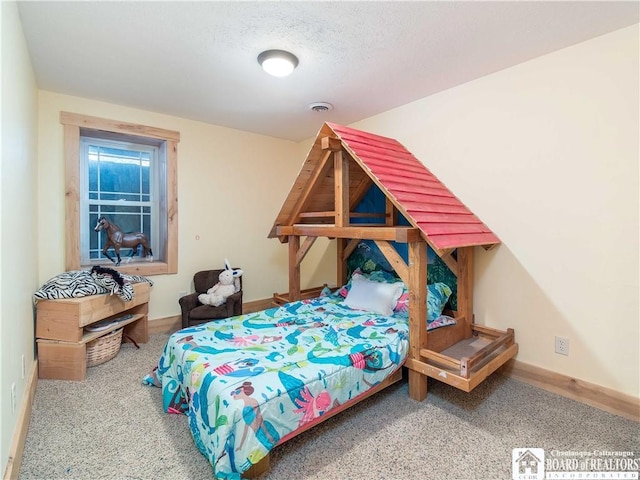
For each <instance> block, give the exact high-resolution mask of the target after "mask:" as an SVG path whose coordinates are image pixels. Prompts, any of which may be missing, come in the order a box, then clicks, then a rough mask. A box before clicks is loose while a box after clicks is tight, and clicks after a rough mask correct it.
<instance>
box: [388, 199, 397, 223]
mask: <svg viewBox="0 0 640 480" xmlns="http://www.w3.org/2000/svg"><path fill="white" fill-rule="evenodd" d="M385 216H386V221H385V223H386V225H387V226H388V227H392V226H393V225H396V224H397V223H398V209H397V208H396V206H395V205H394V204H393V202H392V201H391V200H390V199H389V197H385Z"/></svg>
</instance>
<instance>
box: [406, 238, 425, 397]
mask: <svg viewBox="0 0 640 480" xmlns="http://www.w3.org/2000/svg"><path fill="white" fill-rule="evenodd" d="M408 286H409V358H410V359H413V360H416V361H419V360H420V350H422V349H423V348H426V347H427V248H426V245H425V243H424V242H422V241H416V242H411V243H409V283H408ZM409 397H410V398H412V399H413V400H417V401H419V402H421V401H422V400H424V399H425V398H426V397H427V377H426V376H424V375H423V374H421V373H420V372H417V371H415V370H409Z"/></svg>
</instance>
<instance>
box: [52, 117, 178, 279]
mask: <svg viewBox="0 0 640 480" xmlns="http://www.w3.org/2000/svg"><path fill="white" fill-rule="evenodd" d="M60 123H61V124H62V125H63V126H64V163H65V242H66V243H65V269H66V270H67V271H69V270H80V269H81V267H82V266H81V264H80V129H81V128H87V129H91V130H103V131H106V132H113V133H121V134H126V135H137V136H141V137H149V138H157V139H160V140H164V141H165V142H166V146H167V186H166V188H167V192H166V193H167V197H166V199H167V208H166V215H167V219H166V220H167V242H166V250H165V252H163V256H162V258H164V259H165V261H164V262H158V261H153V262H146V261H142V262H132V263H128V264H121V265H120V266H119V267H118V270H119V271H120V272H122V273H127V274H131V275H162V274H170V273H178V181H177V166H178V142H179V141H180V132H175V131H172V130H165V129H162V128H155V127H148V126H145V125H138V124H135V123H126V122H119V121H116V120H107V119H104V118H98V117H91V116H87V115H80V114H77V113H69V112H60Z"/></svg>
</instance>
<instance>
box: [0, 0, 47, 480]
mask: <svg viewBox="0 0 640 480" xmlns="http://www.w3.org/2000/svg"><path fill="white" fill-rule="evenodd" d="M0 17H1V20H2V23H1V29H2V32H1V33H2V36H1V45H2V57H1V68H0V70H1V71H2V97H1V98H2V100H1V102H2V127H1V132H2V133H1V135H2V142H1V143H2V157H1V160H0V359H1V360H0V364H1V366H0V432H1V433H0V447H1V448H0V459H1V462H2V463H1V465H0V472H4V471H5V468H6V466H7V461H8V458H9V449H10V446H11V441H12V437H13V433H14V431H15V429H16V420H17V418H18V415H19V412H20V409H21V407H22V405H23V403H24V400H25V398H26V397H25V393H26V392H25V390H26V381H27V379H28V377H29V373H30V372H31V370H32V368H33V366H34V342H33V331H34V329H33V309H32V302H31V294H32V293H33V291H35V289H36V288H37V286H38V278H37V269H38V265H37V260H38V249H37V243H36V237H37V221H38V215H37V210H36V200H35V199H36V197H37V190H36V142H37V88H36V82H35V77H34V73H33V69H32V67H31V60H30V58H29V53H28V52H27V48H26V43H25V39H24V36H23V33H22V26H21V25H20V19H19V17H18V10H17V8H16V4H15V2H4V1H3V2H0ZM23 356H24V359H25V371H26V372H25V373H26V375H25V376H24V377H23V376H22V357H23ZM13 384H15V391H16V411H15V412H12V406H11V385H13Z"/></svg>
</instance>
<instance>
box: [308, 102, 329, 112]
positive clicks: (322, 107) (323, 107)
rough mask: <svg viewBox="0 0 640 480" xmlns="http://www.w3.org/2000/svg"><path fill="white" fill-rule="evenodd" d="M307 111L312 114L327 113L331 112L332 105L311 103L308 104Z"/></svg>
mask: <svg viewBox="0 0 640 480" xmlns="http://www.w3.org/2000/svg"><path fill="white" fill-rule="evenodd" d="M309 109H310V110H313V111H314V112H328V111H329V110H333V105H331V104H330V103H328V102H313V103H310V104H309Z"/></svg>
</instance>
